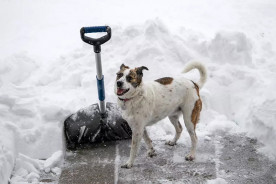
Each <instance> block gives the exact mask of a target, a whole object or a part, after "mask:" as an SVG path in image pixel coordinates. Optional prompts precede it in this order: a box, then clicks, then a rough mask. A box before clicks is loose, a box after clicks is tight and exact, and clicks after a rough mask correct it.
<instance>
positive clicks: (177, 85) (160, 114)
mask: <svg viewBox="0 0 276 184" xmlns="http://www.w3.org/2000/svg"><path fill="white" fill-rule="evenodd" d="M195 68H196V69H198V70H199V72H200V80H199V82H197V83H195V82H193V81H191V80H189V79H186V78H184V77H181V78H171V77H164V78H161V79H158V80H155V81H153V82H147V83H143V81H142V78H143V70H148V68H147V67H145V66H142V67H138V68H135V69H130V68H129V67H128V66H125V65H124V64H122V65H121V67H120V71H119V72H118V73H117V78H116V83H115V87H114V90H115V93H116V95H117V96H118V104H119V106H120V107H121V109H122V116H123V118H124V119H125V120H126V121H127V122H128V124H129V126H130V127H131V129H132V144H131V150H130V157H129V160H128V161H127V162H126V164H124V165H122V166H121V167H122V168H130V167H132V165H133V162H134V159H135V157H136V153H137V150H138V149H139V144H140V142H141V139H142V137H143V138H144V140H145V143H146V144H147V146H148V155H149V156H150V157H152V156H155V155H156V153H155V150H154V148H153V146H152V141H151V139H150V138H149V136H148V133H147V131H146V126H150V125H153V124H154V123H156V122H158V121H159V120H162V119H164V118H166V117H167V116H168V118H169V120H170V121H171V123H172V124H173V126H174V127H175V130H176V134H175V136H174V138H173V139H172V140H171V141H167V142H166V144H168V145H170V146H173V145H175V144H176V141H177V140H178V139H179V137H180V134H181V132H182V126H181V124H180V123H179V116H180V115H181V114H183V117H184V122H185V126H186V128H187V130H188V132H189V134H190V137H191V141H192V148H191V151H190V153H189V154H188V155H187V156H186V157H185V158H186V160H193V159H194V158H195V151H196V144H197V136H196V133H195V128H196V124H197V123H198V120H199V116H200V111H201V108H202V102H201V99H200V96H199V89H200V88H202V86H203V85H204V83H205V82H206V79H207V72H206V69H205V67H204V66H203V65H202V64H201V63H199V62H192V63H189V64H188V65H187V66H186V67H185V69H184V71H183V72H184V73H186V72H188V71H190V70H192V69H195Z"/></svg>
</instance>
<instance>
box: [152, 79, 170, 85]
mask: <svg viewBox="0 0 276 184" xmlns="http://www.w3.org/2000/svg"><path fill="white" fill-rule="evenodd" d="M172 81H173V78H171V77H163V78H160V79H157V80H155V82H159V83H160V84H162V85H168V84H171V83H172Z"/></svg>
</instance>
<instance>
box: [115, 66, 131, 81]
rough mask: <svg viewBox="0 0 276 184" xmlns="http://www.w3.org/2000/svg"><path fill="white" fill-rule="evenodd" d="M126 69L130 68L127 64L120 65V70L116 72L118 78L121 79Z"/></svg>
mask: <svg viewBox="0 0 276 184" xmlns="http://www.w3.org/2000/svg"><path fill="white" fill-rule="evenodd" d="M126 69H129V67H128V66H126V65H124V64H122V65H121V66H120V71H119V72H117V73H116V75H117V78H116V80H119V79H120V78H121V77H123V76H124V71H125V70H126Z"/></svg>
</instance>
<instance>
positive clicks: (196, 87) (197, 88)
mask: <svg viewBox="0 0 276 184" xmlns="http://www.w3.org/2000/svg"><path fill="white" fill-rule="evenodd" d="M192 83H193V84H194V85H195V89H196V92H197V96H198V97H199V98H200V96H199V87H198V85H197V83H195V82H194V81H192Z"/></svg>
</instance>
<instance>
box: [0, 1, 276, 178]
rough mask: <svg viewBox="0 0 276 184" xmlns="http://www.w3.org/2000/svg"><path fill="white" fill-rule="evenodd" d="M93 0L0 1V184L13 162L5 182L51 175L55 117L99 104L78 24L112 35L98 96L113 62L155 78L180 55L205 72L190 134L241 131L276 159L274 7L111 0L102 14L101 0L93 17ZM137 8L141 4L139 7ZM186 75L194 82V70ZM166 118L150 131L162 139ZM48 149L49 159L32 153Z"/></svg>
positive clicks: (179, 65)
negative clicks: (0, 26)
mask: <svg viewBox="0 0 276 184" xmlns="http://www.w3.org/2000/svg"><path fill="white" fill-rule="evenodd" d="M93 3H95V2H93V1H83V2H79V3H78V4H76V3H74V2H73V1H72V2H71V1H66V3H65V2H63V3H57V2H39V1H30V2H29V3H26V4H24V5H23V4H22V3H16V2H13V1H11V2H6V1H2V2H1V6H0V7H6V8H2V10H1V11H0V14H1V16H0V20H1V21H5V22H6V20H4V17H9V20H11V21H9V22H7V23H9V25H6V24H5V26H3V29H1V31H2V32H3V33H4V34H0V36H1V43H3V44H5V45H2V44H1V45H0V47H1V49H0V51H1V56H0V129H1V132H2V133H1V134H0V176H1V177H0V182H2V183H6V181H7V180H8V178H9V177H10V174H11V172H12V169H13V168H14V166H15V170H14V177H13V178H12V181H20V180H21V179H22V180H24V181H28V182H37V180H38V179H39V177H38V175H39V172H40V171H41V170H44V171H47V172H53V173H57V174H58V173H59V172H60V169H58V167H59V161H58V160H60V159H61V157H62V154H61V152H58V151H59V150H61V149H62V147H63V143H62V141H63V135H62V134H63V131H62V128H63V121H64V119H65V118H66V117H67V116H68V115H70V114H71V113H73V112H75V111H77V110H78V109H80V108H82V107H85V106H88V105H91V104H93V103H95V102H97V101H98V99H97V90H96V77H95V73H96V69H95V68H96V67H95V63H94V53H93V50H92V47H91V46H89V45H87V44H85V43H83V42H82V41H81V40H80V37H79V28H80V27H82V26H86V25H92V24H93V25H97V24H98V25H102V24H106V23H110V22H112V23H113V24H111V25H110V26H111V27H112V39H111V40H110V41H109V42H107V43H106V44H105V45H104V46H103V47H102V61H103V66H104V68H103V72H104V74H105V85H106V87H105V89H106V97H107V99H106V100H107V101H111V102H116V96H115V95H114V93H113V85H114V80H115V74H116V72H117V71H118V69H119V66H120V65H121V64H122V63H125V64H126V65H129V66H130V67H137V66H142V65H144V66H147V67H148V68H149V71H145V72H144V80H155V79H157V78H160V77H164V76H176V75H182V74H180V73H181V71H182V70H183V68H184V65H185V64H186V63H187V62H189V61H191V60H198V61H201V62H203V63H204V64H206V66H207V69H208V73H209V74H208V75H209V79H208V80H207V83H206V85H205V86H204V88H203V89H202V91H201V95H202V99H203V103H204V107H203V112H202V117H201V123H200V124H199V126H198V135H199V136H202V138H204V137H205V138H206V139H208V135H209V134H211V133H212V132H215V131H216V130H224V131H230V132H231V131H232V132H238V131H241V130H242V129H243V130H244V131H246V132H248V135H250V136H253V137H256V138H258V140H260V141H262V142H263V143H264V144H265V147H264V148H262V149H261V151H262V152H263V153H265V154H267V155H269V156H270V157H271V158H276V155H275V151H274V150H275V147H276V145H275V138H276V133H275V132H276V126H275V123H274V122H275V119H276V117H275V114H276V108H275V107H276V93H275V92H274V91H275V81H276V65H275V59H276V57H275V53H276V52H275V46H274V45H273V44H272V43H276V40H275V37H274V35H273V33H275V32H276V26H274V24H273V25H271V22H273V21H274V18H273V17H275V11H274V10H275V9H274V8H273V6H272V5H271V6H270V5H269V3H271V2H270V1H268V4H267V5H264V4H263V5H262V6H260V4H259V2H253V3H251V2H247V1H246V2H243V3H241V2H240V1H233V2H232V3H233V4H228V3H229V2H228V1H227V4H228V5H227V6H223V5H224V4H225V1H215V2H214V3H209V2H205V1H193V2H181V1H179V2H175V3H174V4H170V5H168V4H167V3H165V1H157V2H155V3H156V4H158V5H159V6H158V7H156V8H157V9H156V11H152V8H150V7H151V6H147V7H149V8H148V9H147V7H145V6H144V4H146V3H147V4H148V2H147V1H144V0H140V1H137V2H134V3H133V4H131V3H130V4H128V5H129V6H130V7H132V9H126V8H123V6H121V5H120V3H118V2H115V1H114V2H113V1H112V2H108V3H109V5H110V6H109V7H117V8H115V9H114V8H108V11H106V12H110V13H104V14H103V13H102V12H103V11H102V9H103V8H107V7H106V4H105V3H98V7H99V8H97V9H94V11H95V12H94V14H93V15H92V14H91V9H90V8H83V7H89V6H94V4H93ZM124 3H127V2H124ZM52 4H56V6H52ZM136 6H137V7H139V6H140V7H143V10H144V13H142V14H141V11H140V10H139V9H137V8H136ZM22 7H24V8H25V9H24V8H23V9H24V11H23V9H22ZM42 7H43V8H42ZM217 7H221V8H219V9H218V8H217ZM236 7H239V8H236ZM78 8H80V11H75V10H76V9H78ZM168 8H169V9H170V10H172V11H169V12H168V11H167V10H168ZM10 9H12V10H13V11H10ZM61 9H62V11H60V10H61ZM136 9H137V11H136ZM134 10H135V11H134ZM26 11H28V12H32V14H26V13H25V12H26ZM14 12H17V13H16V14H15V13H14ZM72 12H76V14H72ZM80 12H82V13H80ZM117 12H120V13H118V14H117ZM164 12H167V14H166V15H164ZM127 13H128V14H127ZM111 14H112V16H110V15H111ZM132 14H134V15H133V16H130V15H132ZM126 15H128V16H126ZM149 15H150V16H149ZM229 15H232V16H231V19H230V18H229ZM134 16H137V17H136V18H135V17H134ZM84 17H85V18H84ZM149 17H150V19H151V20H148V19H149ZM155 17H161V18H159V19H154V18H155ZM38 20H39V21H38ZM41 20H43V21H41ZM88 20H89V21H88ZM91 20H95V22H92V23H91ZM122 20H125V22H121V21H122ZM238 20H244V22H246V23H244V24H242V23H240V22H239V21H238ZM256 22H258V24H256ZM126 25H127V26H126ZM167 26H169V27H167ZM183 26H184V27H183ZM268 26H269V27H270V28H269V30H267V27H268ZM17 27H20V28H22V29H20V31H18V29H16V28H17ZM252 27H254V29H253V30H252ZM11 28H13V29H11ZM16 30H17V31H16ZM64 30H67V31H64ZM220 30H222V31H220ZM225 30H227V31H225ZM27 51H28V52H27ZM185 76H186V77H188V78H191V79H193V80H195V81H197V80H198V73H197V72H196V71H192V72H190V73H188V74H185ZM167 122H168V120H167V119H165V120H163V121H162V123H160V124H158V125H157V126H154V127H152V128H151V129H152V131H150V132H152V133H151V136H152V137H153V139H160V138H162V139H167V138H171V136H172V134H173V133H174V129H173V127H172V126H171V124H170V123H167ZM182 123H183V121H182ZM185 136H188V135H187V134H183V135H182V137H181V139H180V142H181V141H184V140H185ZM186 140H187V139H186ZM53 153H56V154H55V155H54V156H53V157H52V159H53V160H52V161H51V160H50V161H49V160H48V161H46V162H43V163H42V161H41V160H38V159H47V158H49V157H51V155H52V154H53ZM47 162H49V163H48V164H46V163H47ZM15 163H16V165H15ZM52 164H53V165H52Z"/></svg>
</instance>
